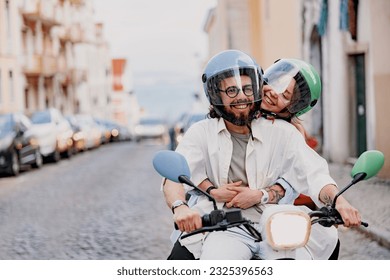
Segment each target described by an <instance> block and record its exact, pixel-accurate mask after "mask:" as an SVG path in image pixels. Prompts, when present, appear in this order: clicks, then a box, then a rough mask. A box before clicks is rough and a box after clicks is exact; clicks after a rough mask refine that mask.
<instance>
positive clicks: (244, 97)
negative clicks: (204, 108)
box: [206, 67, 261, 106]
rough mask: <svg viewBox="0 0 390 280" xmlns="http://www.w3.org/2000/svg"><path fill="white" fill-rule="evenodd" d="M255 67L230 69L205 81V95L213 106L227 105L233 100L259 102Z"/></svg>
mask: <svg viewBox="0 0 390 280" xmlns="http://www.w3.org/2000/svg"><path fill="white" fill-rule="evenodd" d="M259 82H260V81H259V75H258V71H257V68H256V67H241V68H232V69H228V70H226V71H223V72H220V73H217V74H215V75H214V76H211V77H210V78H208V79H207V81H206V84H207V94H208V96H209V100H210V103H211V104H212V105H214V106H220V105H228V104H230V103H231V102H232V100H234V99H240V100H241V102H247V103H254V102H256V101H260V99H261V95H260V91H259V88H260V83H259Z"/></svg>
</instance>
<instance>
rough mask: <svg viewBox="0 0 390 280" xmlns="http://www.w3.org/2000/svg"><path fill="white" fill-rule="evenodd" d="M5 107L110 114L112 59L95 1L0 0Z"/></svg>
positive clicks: (0, 103)
mask: <svg viewBox="0 0 390 280" xmlns="http://www.w3.org/2000/svg"><path fill="white" fill-rule="evenodd" d="M0 38H1V40H0V77H1V78H0V112H10V111H23V112H24V113H26V114H31V113H32V112H34V111H36V110H42V109H44V108H48V107H55V108H57V109H59V110H60V111H61V112H62V113H64V114H71V113H88V114H92V115H94V116H97V117H103V118H110V117H111V116H110V111H108V110H106V108H107V107H108V106H107V104H108V103H109V102H110V100H111V98H110V95H111V61H110V57H109V48H108V45H107V42H106V41H105V39H104V34H103V26H102V24H97V23H95V21H94V11H93V1H88V0H0Z"/></svg>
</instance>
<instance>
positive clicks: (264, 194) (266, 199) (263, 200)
mask: <svg viewBox="0 0 390 280" xmlns="http://www.w3.org/2000/svg"><path fill="white" fill-rule="evenodd" d="M260 191H261V192H262V193H263V196H262V197H261V201H260V203H261V204H266V203H267V202H268V200H269V194H268V192H267V191H266V190H265V189H261V190H260Z"/></svg>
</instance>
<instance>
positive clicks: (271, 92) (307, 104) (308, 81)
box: [260, 59, 321, 209]
mask: <svg viewBox="0 0 390 280" xmlns="http://www.w3.org/2000/svg"><path fill="white" fill-rule="evenodd" d="M264 81H265V84H264V86H263V96H262V103H261V109H260V113H261V116H262V117H264V118H267V119H275V118H279V119H284V120H286V121H288V122H290V123H292V124H293V125H294V126H295V127H296V128H297V129H298V130H299V131H300V132H301V133H302V135H303V136H304V137H305V140H306V143H307V144H308V145H309V146H310V147H311V148H313V149H314V148H315V147H316V146H317V140H316V139H315V138H314V137H311V136H310V135H309V134H308V133H307V132H306V130H305V128H304V127H303V125H302V124H301V122H300V120H299V118H298V117H299V116H301V115H303V114H304V113H307V112H308V111H310V110H311V109H312V108H313V107H314V106H315V104H316V103H317V101H318V99H319V98H320V95H321V79H320V76H319V75H318V73H317V71H316V70H315V69H314V67H313V66H312V65H310V64H308V63H306V62H304V61H302V60H298V59H280V60H277V61H276V62H275V64H273V65H272V66H271V67H269V68H268V69H267V70H266V71H265V72H264ZM294 204H295V205H302V204H304V205H306V206H308V207H309V208H311V209H315V204H314V203H313V201H312V200H311V199H310V198H309V197H307V196H305V195H300V196H299V197H298V198H297V199H296V200H295V203H294Z"/></svg>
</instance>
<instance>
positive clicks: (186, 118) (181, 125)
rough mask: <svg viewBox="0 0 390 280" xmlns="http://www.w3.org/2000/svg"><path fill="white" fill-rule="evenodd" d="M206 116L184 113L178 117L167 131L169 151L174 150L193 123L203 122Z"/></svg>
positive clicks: (198, 113) (202, 113)
mask: <svg viewBox="0 0 390 280" xmlns="http://www.w3.org/2000/svg"><path fill="white" fill-rule="evenodd" d="M206 116H207V113H205V112H195V113H185V114H183V115H182V116H180V118H179V120H178V121H177V122H176V123H175V124H174V125H173V126H172V127H171V128H170V129H169V136H170V141H171V143H170V149H171V150H174V149H176V147H177V145H178V144H179V142H180V140H181V139H182V138H183V136H184V133H185V132H186V131H187V130H188V128H189V127H190V126H191V125H193V124H194V123H196V122H198V121H200V120H204V119H205V118H206Z"/></svg>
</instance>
